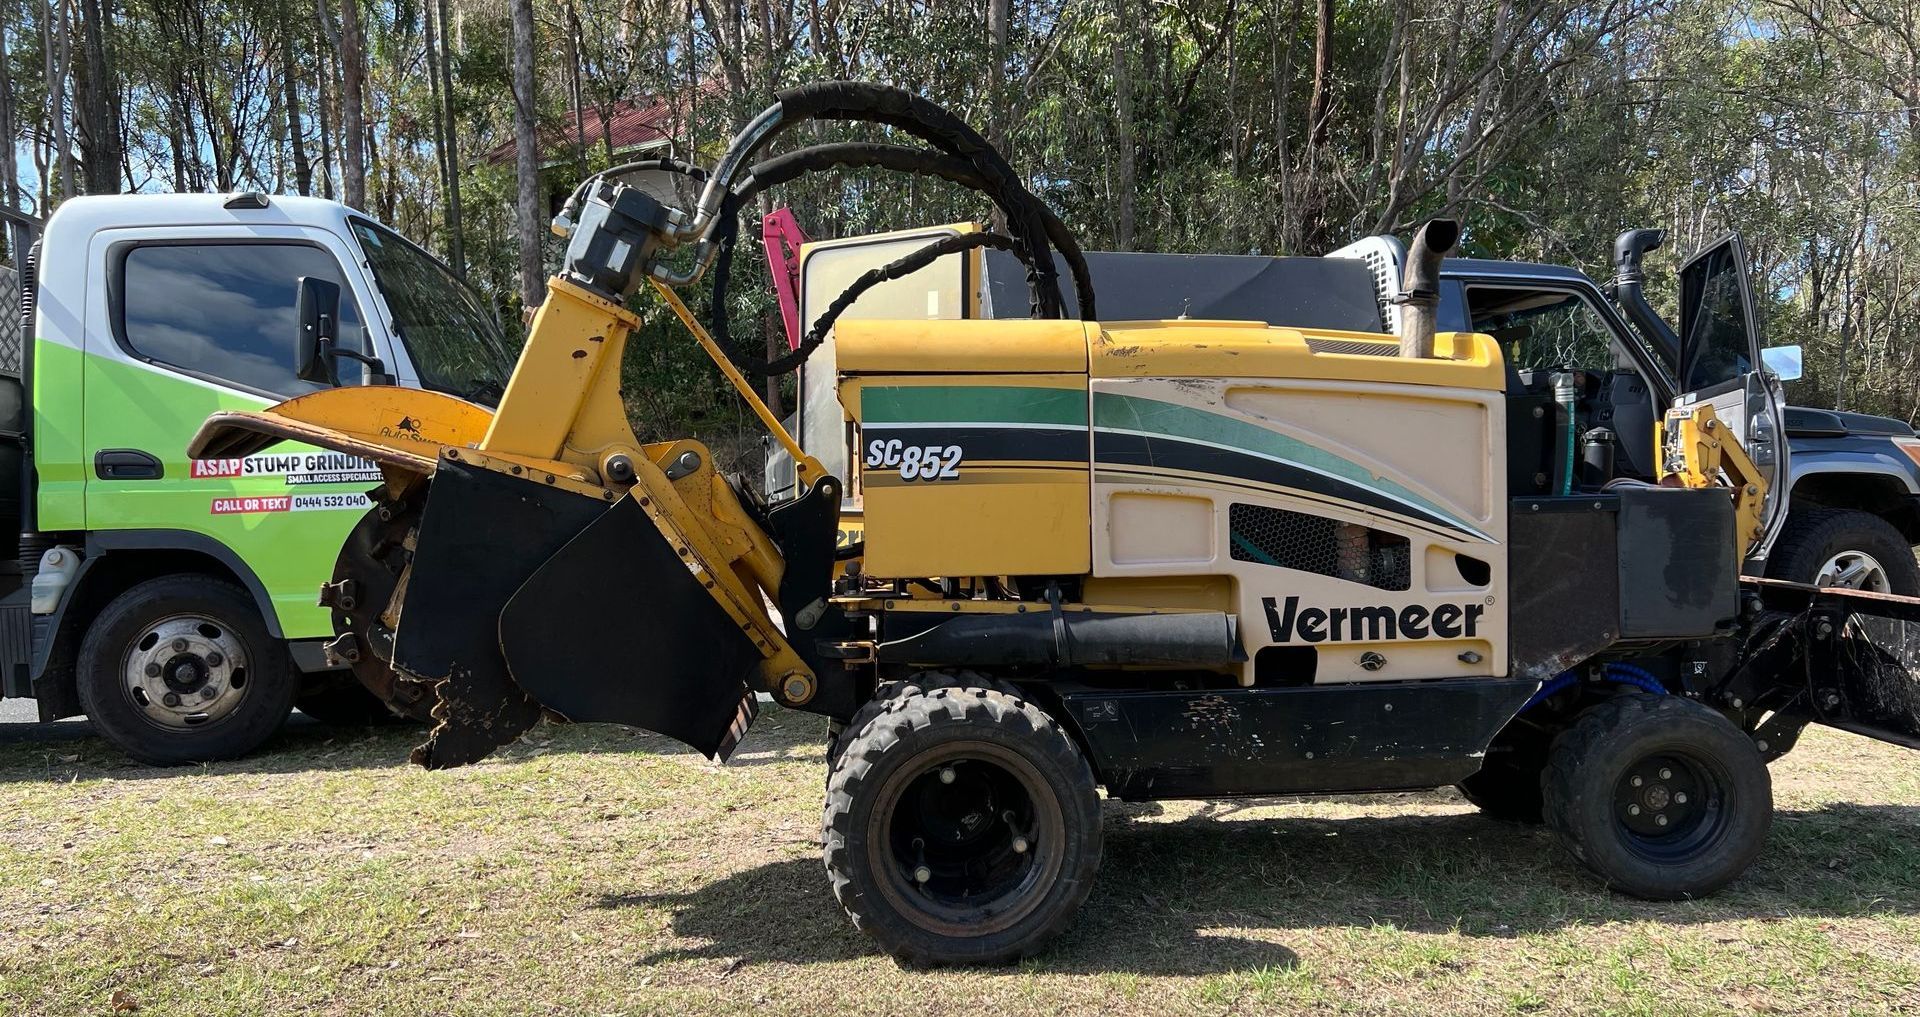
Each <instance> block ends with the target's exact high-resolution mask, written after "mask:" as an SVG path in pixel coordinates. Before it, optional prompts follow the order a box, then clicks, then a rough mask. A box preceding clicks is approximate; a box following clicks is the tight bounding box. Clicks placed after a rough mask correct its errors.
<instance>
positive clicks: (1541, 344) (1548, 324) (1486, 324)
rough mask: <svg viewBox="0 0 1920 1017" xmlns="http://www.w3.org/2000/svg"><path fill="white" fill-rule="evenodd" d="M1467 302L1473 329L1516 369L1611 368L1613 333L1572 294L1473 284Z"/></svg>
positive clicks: (1595, 313)
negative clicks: (1495, 344)
mask: <svg viewBox="0 0 1920 1017" xmlns="http://www.w3.org/2000/svg"><path fill="white" fill-rule="evenodd" d="M1467 299H1468V303H1469V304H1470V305H1471V307H1472V311H1471V313H1472V315H1473V330H1474V331H1476V332H1484V333H1486V334H1487V335H1490V336H1492V337H1493V338H1494V340H1495V341H1496V342H1498V343H1499V344H1500V350H1501V352H1502V353H1505V354H1506V356H1507V362H1508V363H1510V364H1512V365H1513V366H1514V367H1516V368H1518V369H1520V370H1523V371H1525V370H1532V369H1537V368H1543V367H1575V368H1585V369H1587V370H1598V371H1604V370H1607V369H1609V368H1611V367H1612V366H1613V364H1614V359H1615V358H1614V352H1613V331H1612V330H1611V329H1609V328H1608V327H1607V323H1606V321H1605V320H1604V319H1603V318H1601V317H1600V315H1599V314H1598V313H1597V312H1595V311H1594V309H1593V308H1592V307H1591V306H1589V305H1588V304H1587V302H1586V301H1585V300H1582V299H1580V297H1579V296H1578V295H1576V294H1573V293H1566V292H1562V291H1558V290H1538V289H1519V288H1514V289H1507V288H1504V287H1490V286H1474V287H1472V288H1471V289H1470V290H1469V291H1468V295H1467Z"/></svg>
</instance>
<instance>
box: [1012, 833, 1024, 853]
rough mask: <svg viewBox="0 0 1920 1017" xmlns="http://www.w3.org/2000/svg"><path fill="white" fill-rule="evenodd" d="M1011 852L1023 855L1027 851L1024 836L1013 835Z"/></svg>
mask: <svg viewBox="0 0 1920 1017" xmlns="http://www.w3.org/2000/svg"><path fill="white" fill-rule="evenodd" d="M1013 853H1014V854H1016V855H1024V854H1026V853H1027V839H1026V838H1025V837H1015V838H1014V839H1013Z"/></svg>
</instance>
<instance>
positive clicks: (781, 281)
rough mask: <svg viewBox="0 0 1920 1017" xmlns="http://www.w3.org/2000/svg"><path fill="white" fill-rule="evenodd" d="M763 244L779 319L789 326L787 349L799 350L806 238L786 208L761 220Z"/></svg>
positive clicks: (781, 208)
mask: <svg viewBox="0 0 1920 1017" xmlns="http://www.w3.org/2000/svg"><path fill="white" fill-rule="evenodd" d="M760 241H761V243H763V244H765V245H766V247H767V268H768V270H769V271H771V272H772V273H773V293H774V296H776V297H778V298H779V300H780V320H781V321H782V322H784V323H785V324H786V326H787V348H788V349H790V350H795V349H799V348H800V245H801V244H804V243H806V242H807V235H806V233H805V232H803V231H802V230H801V229H800V221H799V220H797V219H795V218H794V217H793V210H792V209H790V208H788V207H786V206H785V205H782V206H780V207H779V208H776V209H774V210H773V211H771V212H768V213H767V215H766V217H765V218H763V219H761V220H760Z"/></svg>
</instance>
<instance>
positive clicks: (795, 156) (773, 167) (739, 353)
mask: <svg viewBox="0 0 1920 1017" xmlns="http://www.w3.org/2000/svg"><path fill="white" fill-rule="evenodd" d="M869 168H871V169H885V170H891V171H894V172H899V173H910V174H914V175H917V176H926V177H932V178H935V179H940V180H946V181H948V182H950V183H954V184H958V185H960V186H962V187H966V188H969V189H972V190H984V189H985V187H986V181H985V180H984V179H983V178H982V177H981V176H980V174H979V172H978V171H976V170H975V169H974V166H973V164H972V163H969V162H967V161H966V160H963V159H958V158H955V157H953V156H950V155H942V154H940V153H937V152H929V151H926V150H924V149H918V148H911V147H908V146H905V145H889V144H880V143H874V142H831V143H828V144H822V145H812V146H809V147H807V148H801V149H796V150H794V151H792V152H787V153H783V154H781V155H777V156H774V157H772V158H769V159H767V160H765V161H763V162H759V163H755V164H754V165H753V166H751V167H750V168H748V170H747V171H746V172H747V176H746V177H745V178H744V179H742V180H741V181H740V183H739V185H738V186H737V187H735V188H734V189H733V190H732V191H730V192H729V193H728V195H727V197H726V198H725V199H723V201H722V204H721V209H720V213H719V215H720V224H719V226H718V228H717V229H716V231H715V234H714V241H715V243H716V244H717V246H718V249H719V253H718V256H717V257H716V259H715V261H714V280H713V294H712V300H711V307H710V308H709V312H708V323H707V330H708V331H709V332H710V333H712V335H713V338H714V341H716V342H718V343H719V344H720V346H721V348H722V349H725V350H728V351H729V352H730V353H731V354H732V355H733V356H734V357H735V362H736V363H737V364H738V365H739V366H740V369H741V370H742V371H745V372H746V373H748V374H753V375H758V376H767V375H770V374H780V373H785V372H786V371H791V370H793V369H794V368H795V367H798V366H799V362H797V361H792V360H791V359H790V355H787V356H783V357H781V358H778V359H779V360H780V361H781V362H782V363H791V364H792V366H789V367H785V368H784V369H783V370H774V369H773V368H772V361H771V360H769V359H767V358H765V357H763V356H762V355H760V354H759V353H756V352H753V351H749V350H746V349H744V348H740V347H738V346H736V345H735V343H734V341H733V330H732V326H731V322H730V318H729V315H728V313H727V289H728V286H729V284H730V282H729V280H730V274H731V271H732V267H733V250H734V246H735V244H736V243H737V240H738V237H739V232H740V221H739V211H740V209H742V208H744V207H746V206H747V204H748V202H750V201H752V200H753V199H754V198H755V197H757V196H758V195H759V194H760V193H761V192H762V191H765V190H767V189H769V188H772V187H777V186H779V185H781V184H785V183H789V182H791V181H793V180H795V179H798V178H799V177H801V176H804V175H806V174H808V173H814V172H821V171H824V170H831V169H869ZM1035 205H1036V207H1037V209H1038V212H1039V214H1040V217H1041V221H1042V223H1043V226H1044V228H1045V230H1046V235H1047V239H1048V240H1050V241H1052V243H1053V245H1054V247H1056V248H1058V249H1059V251H1060V255H1061V259H1062V260H1064V261H1065V262H1066V263H1067V270H1068V272H1069V273H1070V274H1071V275H1072V277H1073V290H1074V300H1075V302H1076V303H1077V304H1078V305H1079V311H1080V317H1081V318H1082V319H1083V320H1086V321H1093V320H1097V316H1098V309H1097V307H1096V305H1095V297H1094V290H1093V275H1092V273H1091V271H1090V270H1089V269H1088V268H1087V259H1086V255H1085V254H1084V253H1083V252H1082V251H1081V250H1080V245H1079V243H1077V242H1076V241H1075V240H1074V239H1073V234H1072V233H1070V232H1068V230H1067V227H1066V224H1065V223H1062V222H1061V221H1060V218H1059V216H1056V215H1054V214H1053V210H1052V209H1049V208H1047V207H1046V205H1045V204H1044V203H1040V202H1039V201H1038V200H1037V199H1035ZM994 246H999V245H994ZM1005 249H1008V250H1012V251H1013V252H1014V253H1015V254H1016V255H1017V256H1020V257H1021V260H1022V263H1023V264H1025V263H1026V258H1025V252H1023V251H1021V250H1020V249H1019V248H1018V247H1011V246H1009V247H1007V248H1005ZM817 346H818V344H817V343H816V344H814V346H813V347H807V353H802V354H800V361H804V360H805V359H806V357H807V355H808V354H810V353H811V352H812V350H813V349H814V348H815V347H817Z"/></svg>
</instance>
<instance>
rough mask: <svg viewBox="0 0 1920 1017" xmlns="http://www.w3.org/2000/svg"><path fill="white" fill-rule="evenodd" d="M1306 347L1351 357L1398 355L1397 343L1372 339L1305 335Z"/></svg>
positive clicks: (1316, 351) (1398, 346)
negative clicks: (1327, 337)
mask: <svg viewBox="0 0 1920 1017" xmlns="http://www.w3.org/2000/svg"><path fill="white" fill-rule="evenodd" d="M1307 349H1309V350H1312V351H1313V352H1315V353H1345V354H1347V355H1348V356H1353V357H1397V356H1399V355H1400V344H1399V343H1387V342H1380V341H1378V340H1372V339H1326V338H1322V337H1320V336H1311V335H1310V336H1308V337H1307Z"/></svg>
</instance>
